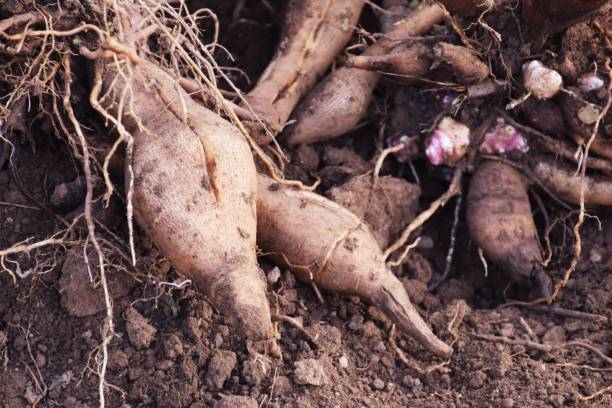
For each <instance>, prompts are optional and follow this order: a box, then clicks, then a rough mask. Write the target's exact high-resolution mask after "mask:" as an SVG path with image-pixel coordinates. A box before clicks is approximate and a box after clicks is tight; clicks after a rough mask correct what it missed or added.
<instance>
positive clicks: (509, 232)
mask: <svg viewBox="0 0 612 408" xmlns="http://www.w3.org/2000/svg"><path fill="white" fill-rule="evenodd" d="M466 218H467V224H468V228H469V231H470V236H471V238H472V239H473V240H474V242H475V243H476V245H478V247H480V248H481V249H482V250H483V251H484V253H485V254H486V255H487V257H488V258H489V259H491V260H492V261H493V262H494V263H495V264H496V265H497V266H499V267H500V268H501V269H503V270H504V271H505V272H507V273H508V274H509V275H510V277H511V279H512V280H514V281H516V282H522V283H533V284H535V286H536V287H537V288H538V290H539V295H540V296H542V297H547V296H549V295H550V291H551V281H550V278H549V277H548V275H547V274H546V272H544V270H543V269H542V266H541V264H542V252H541V249H540V242H539V239H538V231H537V229H536V226H535V223H534V221H533V215H532V213H531V204H530V203H529V196H528V194H527V186H526V184H525V182H524V181H523V179H522V178H521V174H520V173H519V172H518V171H517V170H516V169H515V168H514V167H512V166H510V165H508V164H505V163H502V162H499V161H485V162H483V163H481V164H480V165H479V166H478V168H477V169H476V171H475V172H474V174H473V175H472V179H471V181H470V187H469V192H468V196H467V209H466Z"/></svg>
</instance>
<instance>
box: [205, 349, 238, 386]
mask: <svg viewBox="0 0 612 408" xmlns="http://www.w3.org/2000/svg"><path fill="white" fill-rule="evenodd" d="M236 362H237V359H236V353H234V352H233V351H229V350H218V351H217V352H216V353H215V354H214V355H213V356H212V358H211V359H210V362H209V363H208V370H207V371H206V385H207V386H208V387H210V388H211V389H214V390H220V389H222V388H223V384H225V381H227V380H228V379H229V378H230V375H231V374H232V370H233V369H234V367H236Z"/></svg>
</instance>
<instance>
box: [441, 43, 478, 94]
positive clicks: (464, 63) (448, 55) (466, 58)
mask: <svg viewBox="0 0 612 408" xmlns="http://www.w3.org/2000/svg"><path fill="white" fill-rule="evenodd" d="M433 54H434V56H435V57H436V60H438V61H440V62H443V63H445V64H447V65H449V66H450V67H451V68H452V70H453V73H454V74H455V77H456V78H457V81H458V82H459V83H462V84H475V83H479V82H482V81H484V80H485V79H486V78H487V76H489V67H488V66H487V64H485V63H484V62H482V61H481V60H480V58H478V56H476V55H475V54H474V53H473V52H472V51H470V50H468V49H467V48H465V47H462V46H460V45H455V44H449V43H445V42H439V43H437V44H436V45H434V47H433Z"/></svg>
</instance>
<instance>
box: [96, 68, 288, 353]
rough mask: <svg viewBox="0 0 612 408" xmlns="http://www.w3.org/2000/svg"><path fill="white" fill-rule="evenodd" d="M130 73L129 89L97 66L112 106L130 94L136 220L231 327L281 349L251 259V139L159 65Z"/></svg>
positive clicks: (108, 105) (254, 187) (112, 108)
mask: <svg viewBox="0 0 612 408" xmlns="http://www.w3.org/2000/svg"><path fill="white" fill-rule="evenodd" d="M133 69H134V71H135V72H134V76H133V78H132V79H131V80H130V82H129V83H127V82H126V81H125V79H124V77H123V76H122V75H120V74H119V73H118V72H117V70H116V68H115V66H114V65H113V63H112V62H108V63H106V62H103V61H99V62H97V72H98V74H99V75H100V76H101V79H102V89H101V91H102V93H103V94H106V93H108V95H110V97H107V98H105V99H104V102H103V104H104V106H105V107H106V109H109V110H110V111H111V112H112V113H113V114H115V115H116V114H117V112H116V109H117V106H119V101H120V98H121V92H122V91H123V90H124V89H126V88H128V87H129V89H130V93H129V94H128V95H130V96H128V98H127V100H126V101H125V105H124V106H130V107H131V109H132V114H126V113H125V112H124V115H123V117H122V124H123V125H124V126H125V127H126V129H127V130H128V131H129V132H130V133H131V135H132V137H133V163H132V166H133V173H134V180H133V181H134V187H133V200H132V201H133V205H134V210H135V217H136V220H137V222H138V223H139V224H140V226H141V227H142V228H143V229H144V230H145V231H146V232H147V234H148V235H149V236H150V237H151V238H152V240H153V242H154V243H155V244H156V245H157V246H158V248H159V249H160V251H161V252H162V254H163V255H164V256H165V257H166V258H167V259H168V260H169V261H170V263H171V264H172V265H173V266H174V267H175V268H176V270H177V271H178V272H180V273H181V274H183V275H185V276H187V277H188V278H190V279H191V280H192V281H193V282H194V284H195V285H196V286H197V287H198V288H199V289H200V290H202V291H203V292H204V293H205V294H206V295H207V296H208V297H210V299H211V301H212V303H213V304H214V306H215V307H216V308H217V309H218V310H220V311H222V313H223V315H224V317H225V319H226V321H227V322H228V323H229V324H231V325H232V326H234V327H235V328H236V329H237V330H239V331H240V332H241V333H242V334H243V335H244V336H245V337H247V338H248V339H249V340H252V341H253V342H254V345H255V346H256V347H258V348H260V347H259V346H260V345H261V346H263V348H264V349H266V350H268V351H271V352H273V353H274V352H277V349H276V344H275V342H274V339H273V330H272V322H271V316H270V310H269V306H268V301H267V298H266V286H265V282H264V279H263V274H262V273H261V271H260V270H259V268H258V266H257V258H256V253H255V249H256V243H255V239H256V210H255V205H256V201H255V196H256V191H257V181H256V173H255V164H254V161H253V156H252V154H251V150H250V148H249V145H248V143H247V141H246V140H245V139H244V137H243V136H242V135H241V134H240V133H239V132H238V131H237V130H236V129H235V128H234V127H233V126H232V125H231V124H230V123H228V122H227V121H225V120H224V119H222V118H221V117H219V116H218V115H216V114H215V113H213V112H212V111H210V110H208V109H206V108H204V107H203V106H201V105H199V104H198V103H196V102H195V101H194V100H193V99H191V98H190V97H189V96H188V94H187V93H185V91H183V89H182V88H181V87H179V86H177V84H176V82H175V80H174V78H172V77H171V76H170V75H168V74H167V73H166V72H165V71H163V70H162V69H161V68H159V67H157V66H155V65H153V64H151V63H149V62H146V61H144V60H143V61H141V62H140V64H139V65H138V66H135V67H134V68H133ZM113 81H115V82H116V84H115V87H114V88H113V89H114V90H109V87H110V85H111V84H113ZM109 92H110V93H109ZM142 101H146V103H142ZM132 118H137V119H132Z"/></svg>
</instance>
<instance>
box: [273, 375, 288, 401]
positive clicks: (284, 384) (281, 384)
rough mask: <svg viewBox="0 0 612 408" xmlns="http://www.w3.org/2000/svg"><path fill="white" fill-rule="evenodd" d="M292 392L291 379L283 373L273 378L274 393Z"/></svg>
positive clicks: (285, 393)
mask: <svg viewBox="0 0 612 408" xmlns="http://www.w3.org/2000/svg"><path fill="white" fill-rule="evenodd" d="M291 394H293V384H292V383H291V379H290V378H289V377H287V376H284V375H279V376H278V377H276V380H274V395H280V396H283V395H291Z"/></svg>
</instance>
